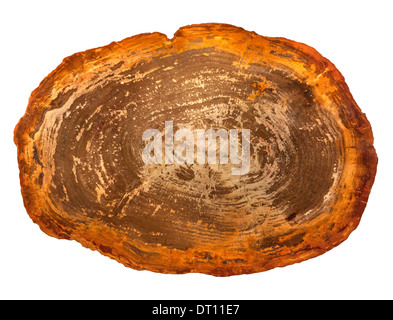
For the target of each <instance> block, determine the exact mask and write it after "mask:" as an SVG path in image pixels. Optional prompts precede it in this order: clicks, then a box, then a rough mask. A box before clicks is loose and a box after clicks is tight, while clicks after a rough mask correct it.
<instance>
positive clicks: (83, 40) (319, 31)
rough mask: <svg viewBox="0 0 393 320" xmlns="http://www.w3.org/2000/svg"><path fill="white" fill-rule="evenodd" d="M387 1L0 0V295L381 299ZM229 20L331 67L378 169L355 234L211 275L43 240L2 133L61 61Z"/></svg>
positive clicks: (387, 154)
mask: <svg viewBox="0 0 393 320" xmlns="http://www.w3.org/2000/svg"><path fill="white" fill-rule="evenodd" d="M392 9H393V6H392V1H378V0H374V1H359V0H358V1H343V0H340V1H332V0H330V1H272V0H269V1H244V0H241V1H213V0H210V1H201V0H199V1H156V2H153V1H114V0H112V1H98V0H95V1H81V0H78V1H64V2H60V1H2V2H1V5H0V16H1V17H0V33H1V42H0V46H1V48H0V63H1V69H0V70H1V77H0V81H1V85H0V90H1V96H0V98H1V99H0V103H1V117H0V121H1V126H0V129H1V135H0V139H1V149H0V150H1V156H0V161H1V166H0V169H1V192H0V195H1V202H0V205H1V213H0V214H1V215H0V219H1V220H0V246H1V247H0V248H1V250H0V298H2V299H392V298H393V290H392V287H393V281H392V280H393V275H392V274H393V273H392V271H393V248H392V244H393V241H392V235H393V209H392V204H391V203H392V198H393V195H392V191H393V190H392V181H393V175H392V163H393V162H392V160H393V159H392V155H393V154H392V151H391V150H392V140H391V139H392V129H393V124H392V116H393V102H392V94H393V89H392V85H393V80H392V76H393V67H392V61H393V44H392V43H393V37H392V36H393V34H392V30H393V23H392V21H393V20H392V17H391V14H392V12H393V10H392ZM204 22H221V23H229V24H233V25H236V26H240V27H243V28H245V29H246V30H250V31H255V32H257V33H258V34H260V35H265V36H271V37H285V38H289V39H292V40H296V41H299V42H303V43H306V44H308V45H310V46H312V47H314V48H315V49H317V50H318V51H319V52H320V53H321V54H322V55H323V56H325V57H327V58H328V59H329V60H331V61H332V62H333V63H334V64H335V65H336V67H337V68H338V69H339V70H340V71H341V73H342V74H343V75H344V77H345V78H346V81H347V84H348V85H349V88H350V90H351V92H352V94H353V96H354V98H355V100H356V101H357V103H358V104H359V106H360V107H361V109H362V111H363V112H364V113H366V115H367V117H368V119H369V121H370V122H371V124H372V127H373V131H374V135H375V147H376V150H377V153H378V156H379V166H378V173H377V177H376V181H375V184H374V187H373V189H372V192H371V196H370V199H369V202H368V205H367V208H366V210H365V212H364V215H363V218H362V220H361V223H360V225H359V227H358V228H357V229H356V230H355V231H354V232H353V233H352V234H351V235H350V237H349V238H348V240H347V241H345V242H344V243H342V244H341V245H340V246H338V247H336V248H334V249H333V250H331V251H330V252H327V253H325V254H324V255H322V256H320V257H317V258H314V259H311V260H309V261H305V262H302V263H300V264H296V265H292V266H287V267H285V268H277V269H274V270H271V271H267V272H264V273H259V274H253V275H243V276H233V277H229V278H215V277H212V276H207V275H201V274H186V275H163V274H156V273H152V272H149V271H135V270H132V269H129V268H126V267H124V266H123V265H121V264H120V263H118V262H116V261H114V260H111V259H109V258H107V257H104V256H102V255H101V254H99V253H98V252H93V251H91V250H89V249H86V248H83V247H82V246H81V245H80V244H78V243H77V242H75V241H67V240H58V239H55V238H51V237H49V236H47V235H45V234H44V233H43V232H41V231H40V229H39V227H38V226H37V225H36V224H34V223H33V222H32V221H31V220H30V218H29V216H28V215H27V213H26V211H25V209H24V207H23V203H22V197H21V194H20V185H19V178H18V167H17V159H16V147H15V145H14V143H13V129H14V127H15V125H16V123H17V122H18V120H19V118H20V117H21V116H22V115H23V114H24V111H25V108H26V106H27V102H28V98H29V95H30V93H31V91H32V90H33V89H35V88H36V87H37V86H38V84H39V83H40V81H41V80H42V79H43V78H44V77H45V76H46V75H47V74H48V73H50V72H51V71H52V70H53V69H55V68H56V66H57V65H58V64H60V62H61V61H62V59H63V58H64V57H66V56H69V55H71V54H73V53H75V52H78V51H83V50H86V49H90V48H94V47H98V46H103V45H106V44H109V43H110V42H112V41H117V40H122V39H123V38H126V37H128V36H132V35H135V34H139V33H144V32H154V31H159V32H162V33H165V34H167V35H168V37H172V36H173V34H174V32H176V30H177V29H178V28H179V27H181V26H184V25H188V24H193V23H204Z"/></svg>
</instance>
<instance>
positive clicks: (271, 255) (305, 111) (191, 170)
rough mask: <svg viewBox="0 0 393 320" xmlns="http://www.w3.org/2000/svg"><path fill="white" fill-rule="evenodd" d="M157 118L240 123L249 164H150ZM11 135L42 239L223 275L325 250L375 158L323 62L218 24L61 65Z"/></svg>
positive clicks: (148, 264) (226, 125)
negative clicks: (244, 167)
mask: <svg viewBox="0 0 393 320" xmlns="http://www.w3.org/2000/svg"><path fill="white" fill-rule="evenodd" d="M165 121H173V128H174V129H173V130H174V131H177V130H179V129H182V128H188V129H190V130H194V131H195V130H198V129H209V128H212V129H215V130H218V129H224V130H227V132H229V130H230V129H239V132H241V130H242V129H249V130H250V168H249V171H248V172H247V173H245V174H243V175H233V174H232V171H231V169H232V168H233V167H234V166H235V165H234V164H231V163H228V164H225V163H219V162H218V161H217V164H209V163H206V164H199V163H194V164H189V163H185V164H179V163H176V162H175V163H173V164H165V163H163V164H159V163H158V164H155V163H153V164H145V163H144V162H143V160H142V151H143V149H144V148H145V146H146V143H147V142H146V141H143V139H142V135H143V133H144V131H145V130H147V129H151V128H154V129H157V130H159V131H160V132H161V133H162V135H163V136H164V129H165ZM14 140H15V143H16V145H17V147H18V162H19V168H20V180H21V188H22V195H23V199H24V204H25V207H26V210H27V212H28V214H29V215H30V217H31V218H32V220H33V221H34V222H35V223H37V224H38V225H39V226H40V228H41V229H42V230H43V231H44V232H45V233H47V234H48V235H50V236H53V237H57V238H62V239H70V240H76V241H78V242H80V243H81V244H82V245H83V246H85V247H88V248H91V249H93V250H98V251H99V252H101V253H102V254H104V255H106V256H109V257H111V258H113V259H116V260H117V261H119V262H121V263H123V264H124V265H126V266H128V267H131V268H134V269H139V270H150V271H155V272H162V273H188V272H199V273H206V274H211V275H215V276H229V275H235V274H243V273H254V272H260V271H265V270H268V269H271V268H274V267H282V266H286V265H289V264H293V263H296V262H300V261H303V260H306V259H309V258H312V257H315V256H318V255H320V254H323V253H324V252H326V251H328V250H330V249H331V248H333V247H335V246H337V245H338V244H340V243H341V242H342V241H344V240H345V239H346V238H347V237H348V236H349V234H350V233H351V232H352V231H353V230H354V229H355V228H356V227H357V225H358V223H359V221H360V218H361V216H362V213H363V210H364V208H365V206H366V202H367V199H368V196H369V193H370V189H371V186H372V184H373V181H374V177H375V173H376V167H377V156H376V153H375V150H374V148H373V135H372V131H371V127H370V124H369V122H368V121H367V119H366V117H365V115H364V114H363V113H362V112H361V111H360V109H359V107H358V106H357V104H356V102H355V101H354V99H353V98H352V95H351V94H350V92H349V89H348V87H347V85H346V83H345V81H344V78H343V76H342V75H341V74H340V73H339V71H338V70H337V69H336V68H335V66H334V65H333V64H332V63H331V62H330V61H328V60H327V59H325V58H324V57H322V56H321V55H320V54H319V53H318V52H317V51H315V50H314V49H313V48H311V47H309V46H307V45H304V44H301V43H297V42H294V41H290V40H287V39H284V38H268V37H262V36H259V35H257V34H256V33H254V32H248V31H245V30H244V29H242V28H238V27H234V26H231V25H225V24H202V25H191V26H186V27H183V28H181V29H179V30H178V31H177V32H176V33H175V35H174V37H173V38H172V39H168V38H167V36H165V35H164V34H161V33H157V32H155V33H146V34H140V35H137V36H133V37H130V38H127V39H124V40H122V41H120V42H113V43H111V44H110V45H108V46H105V47H101V48H96V49H91V50H88V51H85V52H80V53H76V54H74V55H72V56H70V57H68V58H65V59H64V61H63V62H62V63H61V64H60V65H59V66H58V67H57V68H56V70H54V71H53V72H52V73H50V74H49V75H48V76H47V77H46V78H45V79H44V80H43V81H42V82H41V84H40V85H39V87H38V88H37V89H36V90H34V91H33V93H32V95H31V97H30V100H29V104H28V107H27V110H26V113H25V115H24V116H23V117H22V118H21V120H20V121H19V123H18V124H17V126H16V128H15V135H14ZM239 141H240V142H239V143H241V140H240V139H239ZM219 145H221V142H220V144H217V149H218V146H219ZM163 146H165V144H163ZM175 147H176V144H175ZM240 148H241V146H240V145H239V149H240Z"/></svg>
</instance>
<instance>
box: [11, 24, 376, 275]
mask: <svg viewBox="0 0 393 320" xmlns="http://www.w3.org/2000/svg"><path fill="white" fill-rule="evenodd" d="M211 35H214V36H213V37H212V36H211ZM212 46H213V47H214V48H215V49H216V50H218V51H219V50H224V51H226V52H229V53H233V54H237V55H238V54H241V56H242V59H241V61H240V63H241V64H242V66H245V67H247V66H249V65H251V64H253V63H255V64H258V63H265V62H266V61H268V63H269V65H271V66H272V67H277V68H280V69H286V70H291V72H292V74H293V75H294V77H297V78H300V79H305V80H304V81H305V82H306V83H307V85H309V86H310V87H312V88H313V89H314V90H315V99H316V100H318V102H319V103H320V104H321V105H323V106H324V108H325V109H326V110H328V112H330V113H331V114H332V115H333V116H334V117H335V118H336V119H343V120H342V121H341V122H344V120H345V122H346V125H345V126H342V127H341V129H342V137H343V141H344V142H343V143H344V144H345V154H344V165H343V170H342V172H341V175H342V176H341V179H340V184H339V192H338V194H339V197H338V199H337V201H336V202H335V204H334V207H333V208H332V211H331V212H330V213H329V214H321V215H319V216H317V217H316V218H315V219H312V220H311V221H309V222H305V223H304V224H302V225H301V226H299V227H298V230H295V231H294V232H292V233H291V234H290V235H288V236H285V232H284V231H285V230H286V229H285V228H288V226H286V225H282V226H279V227H278V230H280V232H278V234H281V236H279V237H277V239H275V242H273V244H272V245H271V246H270V247H266V248H264V249H263V250H261V249H259V250H255V248H254V247H253V246H252V245H247V244H253V245H254V244H255V243H256V242H255V241H256V240H255V241H254V240H253V239H252V238H251V237H245V238H239V240H238V241H239V243H242V246H243V248H244V251H243V252H242V254H241V257H242V259H238V257H239V252H232V251H231V250H229V251H228V250H227V249H225V248H226V246H225V245H223V246H222V247H216V246H217V243H213V242H212V244H211V246H206V247H203V246H199V247H198V245H195V246H193V247H192V248H189V249H187V250H185V251H184V250H177V249H174V248H166V247H165V246H152V245H149V244H147V243H143V242H141V241H138V240H136V239H133V240H132V246H133V247H135V248H136V249H133V250H130V249H129V248H126V247H125V246H124V243H126V242H127V241H129V239H128V234H127V232H125V231H124V230H121V229H116V228H113V227H111V226H108V225H106V224H104V223H103V222H102V221H96V220H94V219H93V220H91V219H86V220H85V221H83V220H81V219H79V218H78V219H74V220H73V219H70V221H67V223H62V221H63V219H65V217H68V215H67V214H64V215H63V212H61V211H58V208H55V207H54V206H53V204H51V203H50V200H48V199H47V196H48V192H47V190H49V189H47V190H43V189H44V188H41V187H40V186H38V183H37V181H38V179H39V173H40V172H41V171H40V167H42V162H44V161H46V160H45V157H44V159H43V156H42V155H40V156H39V157H38V158H39V160H38V161H35V162H34V158H36V157H35V154H34V153H35V152H37V151H36V150H39V151H41V150H42V148H45V146H40V145H39V143H40V141H39V140H37V139H36V138H35V137H34V139H32V138H31V136H30V135H31V133H32V132H34V131H35V130H37V129H38V128H37V126H39V125H40V121H41V119H42V117H43V112H45V111H44V110H46V108H48V106H49V105H50V103H51V102H52V101H53V100H54V98H55V97H56V96H57V94H61V93H67V92H70V91H69V90H70V89H72V88H75V87H76V86H78V85H79V86H83V85H84V84H86V83H89V81H91V80H92V79H93V77H94V76H95V75H96V70H97V69H100V68H104V67H103V66H105V65H106V64H107V65H108V66H115V65H116V64H117V63H118V62H120V61H121V62H123V61H125V63H124V66H123V68H124V69H126V67H129V66H133V65H135V64H136V63H137V62H139V61H141V60H146V61H149V59H152V57H155V56H159V55H166V54H167V55H169V54H172V53H181V52H185V51H187V50H191V49H202V48H206V47H212ZM288 52H290V54H291V58H288V57H289V56H288ZM127 53H132V54H131V55H128V56H127ZM301 59H306V60H307V63H304V62H302V61H301ZM107 68H108V67H107ZM337 105H341V106H342V108H341V109H337ZM14 141H15V144H16V145H17V148H18V163H19V169H20V181H21V190H22V195H23V199H24V205H25V207H26V210H27V212H28V214H29V215H30V217H31V218H32V220H33V221H34V222H35V223H37V224H38V225H39V226H40V228H41V229H42V230H43V231H44V232H45V233H47V234H48V235H50V236H53V237H57V238H61V239H72V240H76V241H78V242H80V243H81V244H82V245H84V246H86V247H88V248H91V249H93V250H98V251H99V252H101V253H102V254H104V255H106V256H109V257H111V258H113V259H116V260H117V261H119V262H121V263H123V264H124V265H126V266H129V267H131V268H134V269H140V270H143V269H147V270H151V271H155V272H162V273H187V272H200V273H206V274H211V275H215V276H229V275H234V274H244V273H254V272H260V271H265V270H269V269H271V268H274V267H282V266H286V265H289V264H293V263H296V262H301V261H304V260H306V259H310V258H312V257H315V256H318V255H320V254H323V253H324V252H326V251H328V250H330V249H332V248H333V247H335V246H337V245H339V244H340V243H341V242H342V241H344V240H345V239H347V237H348V236H349V234H350V233H351V232H352V231H353V230H355V229H356V227H357V226H358V224H359V221H360V218H361V216H362V213H363V211H364V209H365V206H366V203H367V200H368V197H369V194H370V190H371V187H372V185H373V182H374V178H375V174H376V168H377V155H376V152H375V149H374V147H373V134H372V130H371V126H370V124H369V122H368V121H367V118H366V116H365V115H364V114H363V113H362V112H361V110H360V109H359V107H358V106H357V104H356V102H355V101H354V99H353V97H352V95H351V93H350V91H349V88H348V86H347V85H346V83H345V80H344V77H343V76H342V75H341V74H340V72H339V71H338V70H337V69H336V68H335V66H334V65H333V64H332V63H331V62H330V61H328V60H327V59H326V58H324V57H322V56H321V55H320V54H319V53H318V52H317V51H316V50H315V49H313V48H311V47H309V46H307V45H304V44H301V43H297V42H294V41H290V40H287V39H283V38H267V37H261V36H259V35H257V34H256V33H254V32H248V31H245V30H243V29H241V28H237V27H234V26H231V25H225V24H203V25H192V26H186V27H183V28H181V29H180V30H179V31H177V32H176V34H175V36H174V38H173V39H168V38H167V37H166V36H165V35H163V34H161V33H151V34H141V35H137V36H134V37H130V38H127V39H124V40H123V41H120V42H118V43H117V42H113V43H111V44H110V45H108V46H104V47H101V48H96V49H91V50H87V51H85V52H80V53H76V54H74V55H72V56H70V57H67V58H65V59H64V60H63V62H62V63H61V64H60V65H59V66H58V67H57V68H56V69H55V70H54V71H53V72H51V73H50V74H49V75H48V76H47V77H46V78H45V79H44V80H43V81H42V82H41V83H40V85H39V87H38V88H37V89H35V90H34V91H33V92H32V94H31V97H30V99H29V103H28V106H27V109H26V112H25V115H24V116H23V117H22V118H21V119H20V121H19V123H18V124H17V126H16V128H15V132H14ZM40 162H41V164H40ZM45 164H46V162H45ZM44 184H45V182H44ZM48 188H49V187H48ZM51 217H53V219H52V218H51ZM280 228H282V229H280ZM299 235H302V238H301V241H299V243H298V244H295V245H291V246H289V245H288V246H286V245H285V244H288V243H289V242H290V241H293V239H297V238H296V237H298V236H299ZM228 241H229V240H228ZM230 241H231V242H228V248H231V245H232V241H233V240H230ZM277 241H279V242H280V243H281V244H280V246H279V252H278V253H277V255H276V256H272V255H269V256H268V255H267V252H269V250H275V248H277ZM135 250H136V251H135ZM135 252H149V253H151V255H149V257H148V258H146V257H145V258H141V256H140V255H138V254H136V253H135ZM203 252H210V253H211V255H210V258H209V261H208V262H205V261H204V260H203V259H202V262H204V263H201V261H199V260H200V259H199V258H198V257H200V256H201V254H202V253H203ZM240 260H241V261H240ZM194 261H196V262H198V263H194ZM223 261H226V263H225V264H223ZM234 261H235V262H234Z"/></svg>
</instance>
